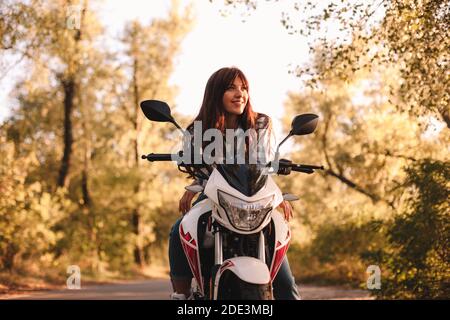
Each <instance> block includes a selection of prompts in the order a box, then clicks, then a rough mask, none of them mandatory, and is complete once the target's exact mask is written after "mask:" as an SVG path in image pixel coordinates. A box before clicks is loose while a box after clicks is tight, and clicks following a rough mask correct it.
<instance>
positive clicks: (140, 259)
mask: <svg viewBox="0 0 450 320" xmlns="http://www.w3.org/2000/svg"><path fill="white" fill-rule="evenodd" d="M137 70H138V61H137V59H135V60H134V63H133V91H134V119H133V126H134V131H135V134H136V135H135V138H134V141H133V149H134V167H135V169H136V170H138V168H139V99H140V98H139V86H138V79H137ZM139 191H140V181H137V182H136V185H135V186H134V194H135V195H137V194H138V193H139ZM131 219H132V224H133V232H134V234H135V235H136V239H137V242H136V244H135V247H134V262H135V263H136V264H137V265H139V266H140V267H143V266H144V263H145V257H144V250H143V248H142V243H141V241H140V229H141V226H140V223H141V215H140V212H139V203H136V207H135V208H134V209H133V213H132V218H131Z"/></svg>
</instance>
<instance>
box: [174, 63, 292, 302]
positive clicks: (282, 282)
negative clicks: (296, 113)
mask: <svg viewBox="0 0 450 320" xmlns="http://www.w3.org/2000/svg"><path fill="white" fill-rule="evenodd" d="M248 88H249V85H248V81H247V78H246V77H245V75H244V73H243V72H242V71H241V70H239V69H238V68H236V67H231V68H221V69H219V70H217V71H216V72H214V73H213V74H212V75H211V77H210V78H209V80H208V82H207V84H206V88H205V93H204V97H203V102H202V106H201V108H200V112H199V114H198V115H197V117H196V118H195V121H194V122H192V123H191V124H190V125H189V126H188V128H187V131H189V132H191V133H192V130H193V129H194V124H195V123H197V121H198V122H200V121H201V127H202V134H204V132H205V131H207V130H210V129H216V130H217V131H220V132H221V133H222V134H224V133H225V131H226V130H229V129H238V128H239V129H243V130H245V131H246V130H248V129H269V131H270V127H271V120H270V118H269V117H268V116H267V115H265V114H262V113H257V112H254V111H253V108H252V104H251V99H250V96H249V91H248ZM257 132H258V131H257ZM264 132H265V133H267V131H264ZM258 133H259V132H258ZM269 134H270V133H269ZM257 139H262V137H261V136H258V137H257ZM263 141H264V140H263ZM266 141H267V142H268V141H269V140H266ZM188 142H189V143H190V141H188ZM210 143H211V142H209V143H208V142H207V143H205V142H204V141H203V143H202V147H203V149H205V151H206V148H205V147H207V145H208V144H210ZM249 144H250V143H249V142H248V141H246V142H245V143H244V144H243V145H241V146H240V145H237V146H236V149H237V148H239V147H242V148H245V154H246V157H245V158H246V161H248V160H247V159H248V156H247V151H248V150H249ZM266 147H267V146H266ZM196 152H197V153H198V152H199V150H196V148H195V147H194V153H196ZM238 153H239V152H238ZM246 163H248V162H246ZM215 166H216V164H212V165H211V166H206V168H205V169H204V170H202V171H203V173H204V176H205V177H206V179H197V180H196V181H194V183H193V184H192V185H196V184H198V185H204V184H205V183H206V181H207V179H208V177H209V176H210V175H211V174H212V172H213V168H214V167H215ZM194 196H195V193H194V192H192V191H190V190H187V191H186V192H185V193H184V194H183V196H182V198H181V200H180V205H179V209H180V211H181V213H182V214H183V215H184V214H186V213H187V212H188V211H189V210H190V208H191V202H192V200H193V198H194ZM203 198H204V194H200V196H199V197H198V198H197V200H196V202H198V201H200V200H202V199H203ZM280 209H281V210H282V211H283V212H284V216H285V218H286V219H287V220H289V218H290V217H291V216H292V207H291V206H290V204H289V203H288V202H286V201H283V202H281V205H280ZM180 223H181V218H180V219H178V220H177V221H176V222H175V224H174V225H173V227H172V230H171V232H170V239H169V260H170V276H171V281H172V285H173V289H174V294H173V295H172V298H174V299H183V298H186V297H188V296H189V295H190V287H191V279H192V276H193V273H192V271H191V269H190V267H189V263H188V261H187V259H186V256H185V255H184V252H183V249H182V246H181V240H180V233H179V230H180ZM273 288H274V296H275V298H276V299H283V300H298V299H299V294H298V291H297V286H296V284H295V280H294V277H293V276H292V273H291V271H290V268H289V263H288V261H287V258H284V260H283V263H282V265H281V268H280V271H279V272H278V274H277V275H276V277H275V279H274V282H273Z"/></svg>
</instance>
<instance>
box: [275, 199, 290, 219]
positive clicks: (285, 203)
mask: <svg viewBox="0 0 450 320" xmlns="http://www.w3.org/2000/svg"><path fill="white" fill-rule="evenodd" d="M278 208H281V209H282V210H283V213H284V218H285V219H286V221H289V220H291V218H293V217H294V210H292V206H291V204H290V203H289V201H287V200H283V202H281V203H280V205H279V206H278Z"/></svg>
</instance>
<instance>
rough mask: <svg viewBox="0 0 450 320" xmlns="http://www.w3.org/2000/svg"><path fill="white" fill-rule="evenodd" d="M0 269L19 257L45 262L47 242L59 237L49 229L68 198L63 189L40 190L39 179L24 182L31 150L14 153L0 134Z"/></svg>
mask: <svg viewBox="0 0 450 320" xmlns="http://www.w3.org/2000/svg"><path fill="white" fill-rule="evenodd" d="M0 153H1V154H2V157H1V159H0V257H1V258H0V270H2V269H6V270H13V269H14V268H17V267H19V266H20V265H21V263H22V262H23V260H27V259H28V260H36V261H40V262H42V263H48V262H49V261H51V260H52V257H53V256H52V254H51V250H50V249H51V246H52V245H54V244H55V243H56V242H57V241H58V240H59V239H60V238H61V237H62V234H61V233H60V232H57V231H54V230H52V227H53V226H54V225H55V224H57V223H58V222H59V221H60V220H61V219H62V217H64V212H65V210H67V209H68V208H69V207H70V202H69V201H67V200H66V199H65V197H64V193H63V190H59V191H58V192H56V193H49V192H46V191H44V189H43V186H42V184H41V183H40V182H33V183H29V184H27V183H26V180H27V179H28V178H29V177H28V173H27V172H30V171H32V170H31V168H32V167H34V166H36V165H38V161H37V159H36V156H35V155H34V154H29V155H27V156H17V152H16V149H15V147H14V144H13V143H11V142H8V141H7V140H6V139H5V137H4V136H2V135H0Z"/></svg>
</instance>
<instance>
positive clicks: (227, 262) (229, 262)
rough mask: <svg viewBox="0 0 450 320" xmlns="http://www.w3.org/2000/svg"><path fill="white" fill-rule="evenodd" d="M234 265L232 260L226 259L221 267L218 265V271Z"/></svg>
mask: <svg viewBox="0 0 450 320" xmlns="http://www.w3.org/2000/svg"><path fill="white" fill-rule="evenodd" d="M233 266H234V263H233V262H232V261H229V260H228V261H226V262H225V263H224V264H223V265H222V266H221V267H220V271H219V272H220V273H222V272H224V271H225V269H228V268H231V267H233Z"/></svg>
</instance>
